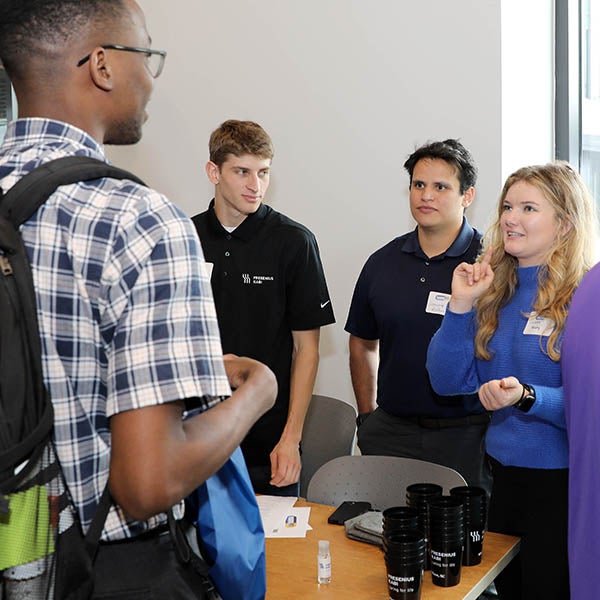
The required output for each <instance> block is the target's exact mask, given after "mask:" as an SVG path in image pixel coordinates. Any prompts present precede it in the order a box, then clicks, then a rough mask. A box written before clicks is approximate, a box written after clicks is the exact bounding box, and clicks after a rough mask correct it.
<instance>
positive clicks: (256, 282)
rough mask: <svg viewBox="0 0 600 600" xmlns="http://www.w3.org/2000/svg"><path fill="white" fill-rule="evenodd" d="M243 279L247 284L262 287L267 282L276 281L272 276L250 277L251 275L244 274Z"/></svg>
mask: <svg viewBox="0 0 600 600" xmlns="http://www.w3.org/2000/svg"><path fill="white" fill-rule="evenodd" d="M242 279H243V280H244V283H245V284H248V285H249V284H253V285H262V284H263V283H265V282H267V281H274V280H275V278H274V277H273V276H272V275H250V274H249V273H242Z"/></svg>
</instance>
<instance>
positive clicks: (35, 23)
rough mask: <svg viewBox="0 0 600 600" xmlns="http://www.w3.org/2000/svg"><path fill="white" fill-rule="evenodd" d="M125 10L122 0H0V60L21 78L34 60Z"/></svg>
mask: <svg viewBox="0 0 600 600" xmlns="http://www.w3.org/2000/svg"><path fill="white" fill-rule="evenodd" d="M126 10H127V9H126V6H125V3H124V1H123V0H0V61H2V64H3V65H4V68H5V69H6V71H7V73H8V75H9V76H10V77H11V78H21V77H23V75H24V74H25V71H26V69H27V67H28V65H29V64H30V63H31V61H33V60H35V59H38V60H39V59H41V58H43V57H48V56H51V52H52V49H56V48H60V47H64V46H66V45H67V44H69V42H70V41H71V40H73V39H74V38H75V37H76V36H77V35H78V34H80V32H81V30H82V29H85V27H86V26H89V24H90V23H94V22H96V23H102V22H104V23H106V22H107V21H108V22H109V23H110V22H114V20H115V19H117V18H119V17H121V16H122V15H124V14H125V13H126Z"/></svg>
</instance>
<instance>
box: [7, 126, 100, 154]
mask: <svg viewBox="0 0 600 600" xmlns="http://www.w3.org/2000/svg"><path fill="white" fill-rule="evenodd" d="M40 146H43V147H45V148H56V149H61V150H63V149H64V150H67V149H68V150H69V151H71V152H72V151H73V150H74V151H75V152H77V151H79V153H85V154H89V155H91V156H94V157H95V158H99V159H100V160H104V161H106V156H105V154H104V147H103V146H102V145H101V144H99V143H98V142H97V141H96V140H95V139H94V138H93V137H92V136H91V135H89V134H88V133H86V132H85V131H83V130H82V129H79V128H78V127H75V126H74V125H70V124H69V123H63V122H62V121H55V120H53V119H42V118H37V117H35V118H26V119H16V120H15V121H11V122H10V123H9V124H8V127H7V128H6V135H5V137H4V142H3V143H2V151H3V153H4V152H10V151H11V150H13V149H16V148H18V150H19V152H20V153H21V152H24V151H25V152H26V150H27V147H31V148H38V149H39V148H40Z"/></svg>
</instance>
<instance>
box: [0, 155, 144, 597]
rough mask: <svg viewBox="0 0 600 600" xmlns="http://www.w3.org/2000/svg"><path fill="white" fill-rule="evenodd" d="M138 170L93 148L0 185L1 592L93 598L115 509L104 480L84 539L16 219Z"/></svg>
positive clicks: (25, 257)
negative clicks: (60, 194) (83, 187)
mask: <svg viewBox="0 0 600 600" xmlns="http://www.w3.org/2000/svg"><path fill="white" fill-rule="evenodd" d="M102 177H110V178H114V179H130V180H133V181H135V182H137V183H140V184H142V185H144V183H143V182H142V181H141V180H140V179H138V178H137V177H136V176H135V175H133V174H131V173H128V172H127V171H124V170H122V169H118V168H116V167H113V166H111V165H108V164H106V163H104V162H102V161H99V160H96V159H93V158H90V157H87V156H70V157H66V158H60V159H57V160H54V161H51V162H48V163H46V164H44V165H42V166H41V167H38V168H37V169H35V170H34V171H33V172H32V173H29V174H28V175H26V176H24V177H23V178H22V179H21V180H19V181H18V182H17V184H16V185H15V186H14V187H12V188H11V189H10V190H9V191H8V192H7V193H6V194H3V193H2V190H0V597H3V594H2V587H3V586H4V589H5V591H6V592H7V595H8V597H11V595H10V593H11V591H12V592H13V593H14V594H15V595H18V594H21V596H19V597H27V598H31V599H32V600H37V599H46V598H48V599H50V598H54V599H55V600H63V599H66V598H69V599H75V598H77V599H84V598H88V597H89V596H90V595H91V593H92V589H93V578H92V575H91V573H92V562H93V559H94V555H95V552H96V549H97V545H98V540H99V539H100V535H101V532H102V528H103V526H104V521H105V520H106V515H107V514H108V509H109V507H110V496H109V493H108V488H106V489H105V491H104V494H103V497H102V500H101V502H100V506H99V507H98V510H97V511H96V514H95V515H94V519H93V521H92V525H91V527H90V530H89V531H88V533H87V534H86V536H85V537H84V536H83V534H82V530H81V525H80V523H79V519H78V517H77V514H76V511H75V509H74V507H73V505H72V502H71V500H70V497H69V493H68V490H67V488H66V486H65V483H64V477H63V475H62V471H61V468H60V464H59V462H58V460H57V458H56V453H55V450H54V445H53V442H52V428H53V423H54V413H53V409H52V402H51V399H50V396H49V394H48V391H47V390H46V388H45V386H44V382H43V374H42V361H41V343H40V336H39V330H38V322H37V313H36V297H35V291H34V286H33V279H32V275H31V269H30V264H29V259H28V256H27V252H26V249H25V246H24V244H23V240H22V238H21V235H20V233H19V227H20V225H21V224H22V223H24V222H25V221H27V219H29V218H30V217H31V216H32V215H33V214H34V213H35V212H36V211H37V209H38V208H39V207H40V206H41V205H42V204H43V203H44V202H45V201H46V199H47V198H48V197H49V196H50V195H51V194H52V193H53V192H54V191H55V190H56V188H57V187H58V186H60V185H66V184H70V183H75V182H79V181H88V180H94V179H99V178H102Z"/></svg>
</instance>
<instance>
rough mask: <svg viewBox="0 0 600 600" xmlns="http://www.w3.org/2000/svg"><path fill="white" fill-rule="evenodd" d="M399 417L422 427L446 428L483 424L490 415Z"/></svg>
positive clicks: (488, 419) (488, 420)
mask: <svg viewBox="0 0 600 600" xmlns="http://www.w3.org/2000/svg"><path fill="white" fill-rule="evenodd" d="M399 418H400V419H404V420H405V421H410V422H411V423H415V424H416V425H418V426H419V427H423V428H424V429H447V428H448V427H464V426H466V425H484V424H487V423H489V422H490V415H489V414H488V413H481V414H478V415H467V416H466V417H448V418H444V419H435V418H433V417H418V416H403V417H399Z"/></svg>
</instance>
